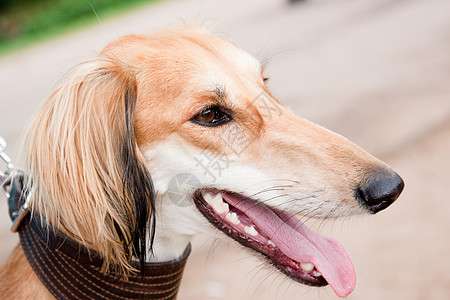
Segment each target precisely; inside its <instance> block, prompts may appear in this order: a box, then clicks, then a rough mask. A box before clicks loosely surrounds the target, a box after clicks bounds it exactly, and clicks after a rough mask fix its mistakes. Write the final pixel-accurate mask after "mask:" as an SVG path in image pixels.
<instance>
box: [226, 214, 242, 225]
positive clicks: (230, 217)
mask: <svg viewBox="0 0 450 300" xmlns="http://www.w3.org/2000/svg"><path fill="white" fill-rule="evenodd" d="M225 219H227V220H228V221H229V222H230V223H231V224H233V225H239V224H240V223H241V221H239V219H238V216H237V214H236V213H230V212H229V213H227V215H226V216H225Z"/></svg>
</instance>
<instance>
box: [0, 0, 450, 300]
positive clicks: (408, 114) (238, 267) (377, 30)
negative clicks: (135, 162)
mask: <svg viewBox="0 0 450 300" xmlns="http://www.w3.org/2000/svg"><path fill="white" fill-rule="evenodd" d="M184 21H186V22H194V23H201V24H204V26H206V27H209V28H212V29H213V30H214V31H216V32H217V33H219V34H220V35H222V36H225V37H226V38H228V39H230V40H231V41H232V42H234V43H235V44H237V45H238V46H240V47H242V48H244V49H246V50H247V51H249V52H250V53H252V54H254V55H255V56H257V57H258V58H259V59H261V60H265V59H268V60H269V65H268V68H267V72H266V75H267V76H268V77H270V81H269V86H270V89H271V90H272V92H273V94H274V95H275V96H276V97H277V98H278V99H280V100H281V101H282V102H284V103H285V104H287V105H288V106H290V107H291V108H292V109H293V110H294V111H295V112H296V113H297V114H298V115H300V116H302V117H305V118H307V119H309V120H312V121H314V122H317V123H319V124H321V125H323V126H325V127H328V128H330V129H332V130H334V131H336V132H338V133H340V134H343V135H344V136H346V137H347V138H349V139H350V140H352V141H354V142H356V143H357V144H359V145H361V146H362V147H363V148H365V149H366V150H368V151H369V152H371V153H372V154H374V155H376V156H378V157H379V158H380V159H382V160H384V161H385V162H387V163H388V164H389V165H391V166H392V167H393V168H394V169H395V170H396V171H398V173H400V174H401V175H402V177H403V178H404V180H405V182H406V188H405V191H404V193H403V194H402V196H401V197H400V199H399V200H398V202H397V203H395V204H394V205H392V206H391V207H390V208H389V209H387V210H386V211H383V212H381V213H380V214H379V215H375V216H360V217H356V218H353V219H346V220H342V221H332V222H325V224H322V223H321V224H320V226H317V227H318V228H319V229H320V232H321V233H322V234H325V235H328V236H332V237H333V238H336V239H338V240H339V241H340V242H341V243H342V244H343V245H344V247H345V248H346V250H347V252H348V253H349V256H350V257H351V258H352V261H353V263H354V265H355V269H356V273H357V285H356V289H355V291H354V292H353V293H352V294H351V295H350V296H349V297H348V299H358V300H370V299H374V300H375V299H377V300H378V299H397V300H401V299H408V300H412V299H413V300H414V299H418V300H419V299H420V300H421V299H439V300H443V299H450V198H449V194H450V1H448V0H395V1H394V0H366V1H357V0H305V1H287V0H250V1H242V0H217V1H209V0H157V1H148V0H147V1H146V0H133V1H125V0H114V1H113V0H89V1H87V0H45V1H44V0H42V1H31V0H30V1H26V0H22V1H17V0H14V1H12V0H9V1H5V0H2V1H0V136H3V137H5V138H6V140H7V141H8V147H7V151H8V153H9V154H11V155H12V156H13V155H14V153H16V150H17V146H18V140H19V138H20V135H21V134H22V132H23V130H24V128H25V127H26V124H27V122H28V121H29V120H30V118H31V116H32V114H33V113H34V112H35V111H36V110H37V108H38V106H39V105H40V103H42V101H43V100H44V99H45V98H46V96H47V95H48V94H49V93H50V92H51V91H52V89H53V88H54V87H55V85H56V83H57V82H58V80H59V79H60V78H61V77H62V76H63V75H64V73H65V72H67V71H68V70H69V69H70V68H72V67H73V66H75V65H76V64H77V63H79V62H81V61H83V60H85V59H87V58H90V57H92V56H94V55H95V54H96V53H98V52H99V51H100V50H101V49H102V47H104V46H105V45H106V44H107V43H108V42H110V41H112V40H114V39H116V38H118V37H120V36H122V35H124V34H128V33H137V34H146V33H152V32H156V31H158V30H160V29H163V28H166V27H168V26H172V25H177V24H179V23H182V22H184ZM0 168H2V169H4V167H3V165H2V164H1V163H0ZM1 196H3V195H1ZM314 225H315V224H312V226H313V227H314ZM316 225H317V224H316ZM9 226H10V221H9V218H8V216H7V208H6V200H5V198H4V197H1V198H0V241H1V244H2V247H0V262H3V261H5V260H6V259H7V255H8V254H9V253H10V251H11V249H12V248H13V247H14V245H15V244H16V243H17V236H16V235H14V234H12V233H10V232H9ZM193 246H194V251H193V253H192V254H191V257H190V259H189V261H188V266H187V269H186V271H185V276H184V278H183V283H182V287H181V291H180V296H179V299H181V300H188V299H205V300H206V299H211V300H213V299H264V300H265V299H322V300H325V299H336V298H337V297H336V296H335V295H334V293H333V292H332V290H331V289H330V288H328V287H326V288H320V289H317V288H310V287H305V286H302V285H300V284H297V283H294V282H292V281H290V280H288V279H287V278H285V277H284V276H283V275H280V274H279V273H278V272H276V271H274V270H273V269H272V268H271V267H270V266H267V265H265V264H262V263H261V261H260V260H259V259H258V258H256V257H254V256H253V255H251V253H250V252H249V251H247V250H245V249H242V248H240V247H238V246H236V245H235V243H234V242H223V241H222V242H219V241H214V240H213V239H211V238H209V237H204V236H200V237H198V238H196V239H195V240H194V243H193Z"/></svg>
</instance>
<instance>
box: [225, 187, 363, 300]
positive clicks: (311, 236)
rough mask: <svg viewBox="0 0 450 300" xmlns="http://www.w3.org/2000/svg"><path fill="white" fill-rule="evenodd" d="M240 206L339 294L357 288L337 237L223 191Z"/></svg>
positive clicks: (281, 247) (282, 248)
mask: <svg viewBox="0 0 450 300" xmlns="http://www.w3.org/2000/svg"><path fill="white" fill-rule="evenodd" d="M222 196H223V198H224V199H225V200H226V201H227V202H229V203H230V204H231V205H233V206H234V207H236V208H237V209H239V210H241V211H242V212H245V214H246V215H247V216H248V217H250V218H251V219H252V220H253V222H254V223H255V225H256V226H257V227H258V228H260V229H261V230H263V231H264V232H265V233H266V234H267V235H268V236H269V237H270V239H271V240H272V241H273V242H274V243H275V244H276V245H277V247H278V248H280V250H281V251H282V252H283V253H284V254H285V255H286V256H288V257H290V258H292V259H293V260H295V261H297V262H310V263H313V264H314V266H316V268H317V270H319V272H320V273H322V276H323V277H324V278H325V280H326V281H327V282H328V284H329V285H330V286H331V288H332V289H333V290H334V292H335V293H336V295H338V296H339V297H347V296H348V295H349V294H350V293H351V292H352V291H353V289H354V288H355V284H356V276H355V270H354V269H353V265H352V262H351V261H350V259H349V257H348V256H347V253H345V250H344V248H343V247H342V246H341V245H340V244H339V243H338V242H337V241H335V240H333V239H329V238H326V237H324V236H321V235H320V234H318V233H316V232H314V231H312V230H310V229H309V228H307V227H306V226H305V225H304V224H303V223H302V222H300V220H299V219H298V218H296V217H295V216H294V215H290V214H287V213H281V215H280V216H278V215H277V214H275V213H274V212H273V211H272V210H271V209H270V208H268V207H267V206H265V205H257V204H255V203H252V202H249V201H243V200H242V199H239V198H235V197H233V196H231V195H222Z"/></svg>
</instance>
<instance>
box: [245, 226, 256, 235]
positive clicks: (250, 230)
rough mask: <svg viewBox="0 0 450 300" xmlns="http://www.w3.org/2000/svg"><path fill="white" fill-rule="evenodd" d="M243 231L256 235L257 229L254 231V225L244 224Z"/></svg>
mask: <svg viewBox="0 0 450 300" xmlns="http://www.w3.org/2000/svg"><path fill="white" fill-rule="evenodd" d="M244 231H245V232H246V233H248V234H250V235H251V236H257V235H258V231H256V229H255V227H254V226H253V225H252V226H245V227H244Z"/></svg>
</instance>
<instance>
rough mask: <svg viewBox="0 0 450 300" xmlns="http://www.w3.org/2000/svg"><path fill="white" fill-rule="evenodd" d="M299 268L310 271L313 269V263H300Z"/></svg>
mask: <svg viewBox="0 0 450 300" xmlns="http://www.w3.org/2000/svg"><path fill="white" fill-rule="evenodd" d="M300 268H302V269H303V270H305V271H307V272H311V271H312V270H314V265H313V264H312V263H301V264H300Z"/></svg>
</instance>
